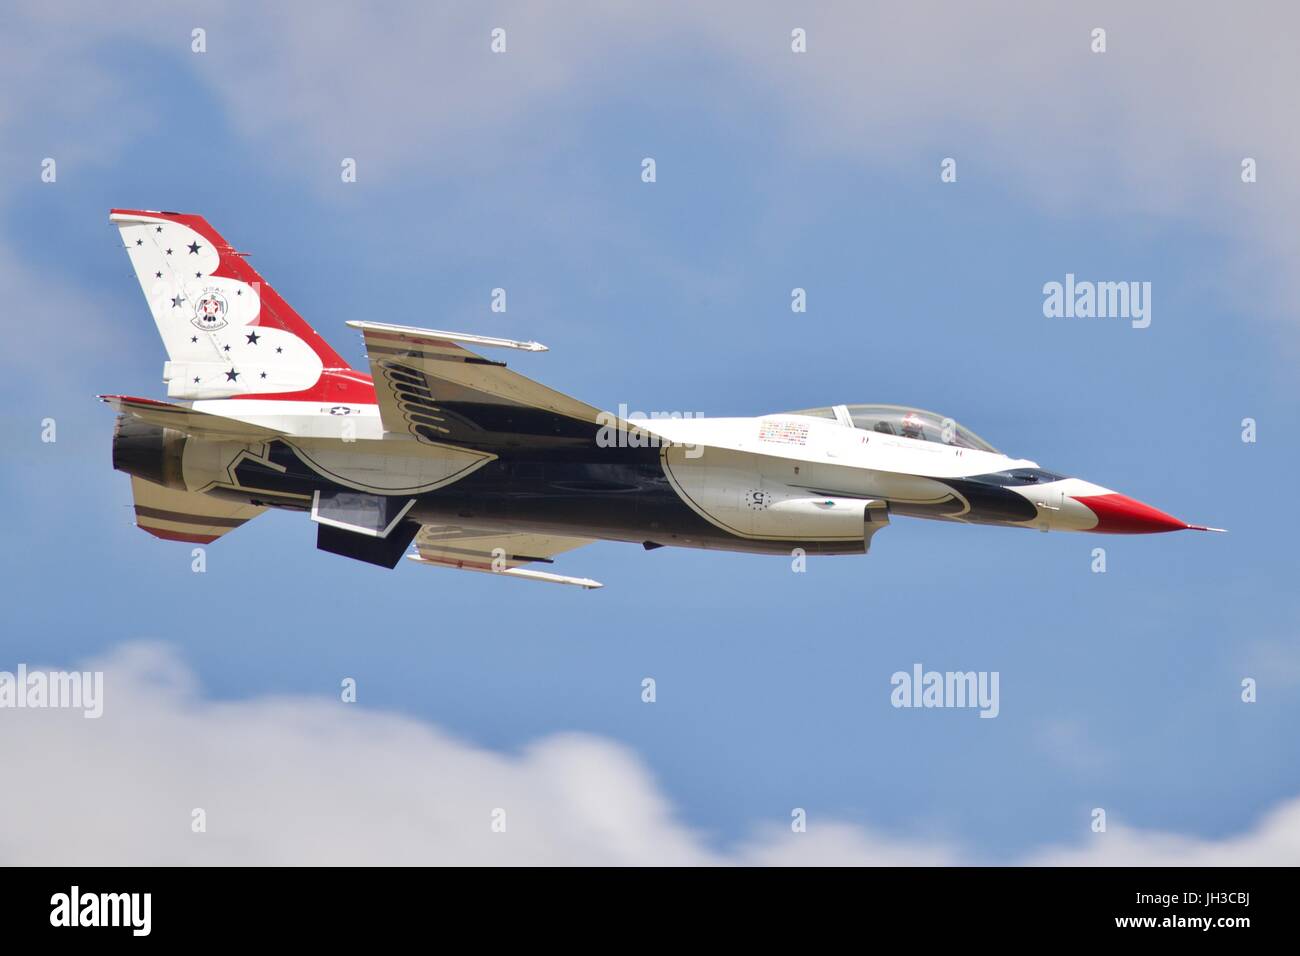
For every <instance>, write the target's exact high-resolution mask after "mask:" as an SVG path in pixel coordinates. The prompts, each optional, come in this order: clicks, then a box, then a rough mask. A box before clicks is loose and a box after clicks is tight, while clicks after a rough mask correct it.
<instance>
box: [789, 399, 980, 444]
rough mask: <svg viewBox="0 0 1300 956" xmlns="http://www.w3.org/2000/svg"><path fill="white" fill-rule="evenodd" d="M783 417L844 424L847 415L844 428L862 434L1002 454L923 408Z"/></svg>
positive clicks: (813, 411) (815, 411)
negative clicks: (929, 442) (820, 419)
mask: <svg viewBox="0 0 1300 956" xmlns="http://www.w3.org/2000/svg"><path fill="white" fill-rule="evenodd" d="M786 414H789V415H808V416H811V417H813V418H829V419H831V420H832V421H843V420H844V416H845V414H847V417H848V421H844V424H846V425H847V424H850V422H851V423H852V425H853V427H854V428H861V429H864V430H865V431H869V432H880V433H881V434H884V435H898V436H901V437H903V438H915V439H917V440H918V441H932V442H937V443H938V444H941V445H955V446H956V447H958V448H974V449H977V450H978V451H990V452H993V453H994V454H1001V452H999V451H998V450H997V449H996V448H994V447H993V446H992V445H990V444H989V443H988V442H986V441H985V440H984V439H983V438H980V437H979V435H976V434H975V433H974V432H973V431H971V430H970V429H968V428H964V427H963V426H961V425H958V424H957V423H956V422H955V421H953V420H952V419H951V418H945V417H944V416H943V415H936V414H935V413H934V412H927V411H926V410H925V409H923V408H906V407H904V406H902V405H835V406H832V407H827V408H806V409H804V410H803V411H798V412H787V413H786Z"/></svg>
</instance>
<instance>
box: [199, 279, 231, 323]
mask: <svg viewBox="0 0 1300 956" xmlns="http://www.w3.org/2000/svg"><path fill="white" fill-rule="evenodd" d="M229 309H230V305H229V303H227V302H226V297H225V296H224V295H222V294H221V293H220V292H218V291H217V290H216V289H204V290H203V295H201V296H199V301H198V304H197V305H195V306H194V318H192V319H191V320H190V322H191V323H193V325H194V326H195V327H197V328H200V329H203V330H204V331H207V332H215V331H216V330H217V329H224V328H225V327H226V312H227V311H228V310H229Z"/></svg>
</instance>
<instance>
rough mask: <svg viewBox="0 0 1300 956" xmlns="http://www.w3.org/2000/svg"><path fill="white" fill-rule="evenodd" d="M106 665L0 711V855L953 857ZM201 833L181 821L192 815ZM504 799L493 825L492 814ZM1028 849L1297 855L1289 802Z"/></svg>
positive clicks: (589, 762) (1102, 856) (1233, 860)
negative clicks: (69, 694) (214, 696)
mask: <svg viewBox="0 0 1300 956" xmlns="http://www.w3.org/2000/svg"><path fill="white" fill-rule="evenodd" d="M88 666H91V667H96V668H101V669H103V670H104V671H105V675H106V676H105V689H104V716H103V717H101V718H100V719H99V720H87V719H84V718H83V717H82V716H81V714H80V712H74V711H49V710H46V711H20V710H4V711H0V723H3V724H4V725H5V726H4V732H3V733H0V766H4V767H6V768H7V770H8V774H7V778H8V780H9V784H8V785H6V786H5V787H4V788H3V790H2V791H0V864H5V865H22V864H63V865H88V864H96V865H106V864H151V863H159V864H200V863H206V864H234V863H248V864H367V863H370V864H419V863H439V864H495V863H509V864H597V865H599V864H613V865H621V864H682V865H698V864H704V865H712V864H764V865H766V864H772V865H783V864H839V865H855V864H866V865H877V864H950V863H963V862H973V860H972V859H971V858H970V857H969V856H968V855H967V854H966V853H965V852H963V851H962V849H961V848H960V847H956V846H952V845H948V844H945V843H942V842H938V841H920V840H914V839H896V838H893V837H890V836H886V835H882V834H879V833H875V832H873V831H871V830H869V829H866V828H863V827H861V826H856V825H852V824H848V823H842V822H832V821H826V820H818V819H817V818H816V815H815V814H814V815H813V816H812V818H811V820H810V822H809V828H808V832H807V833H803V834H794V833H791V832H790V830H789V828H788V826H780V825H776V824H773V825H772V826H771V827H768V828H761V829H759V830H757V831H756V832H755V833H754V835H753V836H752V837H751V838H750V839H748V840H745V841H743V842H741V843H740V844H738V845H736V846H733V847H730V848H727V849H723V850H718V849H715V848H713V847H712V846H711V845H710V844H709V843H708V842H707V841H706V840H705V839H704V837H703V835H702V834H700V833H697V832H695V831H693V830H692V829H691V828H689V827H687V826H685V825H684V824H683V823H682V822H681V821H680V820H679V819H678V817H677V816H676V814H675V813H674V811H673V808H672V806H671V805H670V803H669V801H668V800H667V799H666V797H665V796H664V795H663V794H662V793H661V792H660V790H659V788H658V786H657V785H656V783H655V781H654V779H653V777H652V776H651V774H650V773H649V772H648V771H647V770H646V769H645V767H644V766H643V765H642V763H641V762H640V761H639V760H638V759H637V758H636V757H635V755H633V754H632V753H631V752H629V751H628V749H627V748H626V747H623V746H621V745H619V744H617V743H613V742H611V741H608V740H604V739H601V738H599V737H594V736H589V735H582V734H565V735H560V736H554V737H549V738H546V739H544V740H541V741H538V742H537V743H535V744H533V745H531V746H529V747H528V748H526V749H525V750H524V751H523V752H522V753H519V754H504V753H498V752H494V751H491V750H487V749H484V748H480V747H476V746H473V745H471V744H468V743H466V742H464V741H461V740H458V739H456V738H454V737H452V736H450V735H448V734H446V733H445V732H443V731H442V730H440V729H438V728H437V727H435V726H433V725H430V724H427V723H425V722H422V721H419V720H415V719H412V718H409V717H403V716H397V715H393V714H385V713H379V712H376V711H373V710H370V709H367V708H365V707H363V706H361V705H359V704H344V703H342V702H336V701H334V700H330V699H328V698H324V697H322V698H305V697H273V698H261V699H254V700H244V701H212V700H208V699H204V697H203V696H202V695H201V694H200V692H199V690H198V688H197V686H196V683H195V680H194V677H193V675H192V674H191V673H190V672H189V671H188V669H187V668H186V667H184V666H183V665H182V664H181V663H180V662H179V661H178V660H177V659H176V658H175V657H174V656H173V654H172V653H171V652H170V651H169V650H167V649H166V648H165V647H163V646H161V645H143V644H134V645H127V646H125V647H123V648H120V649H118V650H117V651H115V652H114V653H112V654H111V655H110V656H109V657H107V658H106V659H105V660H103V661H101V662H98V663H92V664H90V665H88ZM362 690H363V692H364V688H363V689H362ZM195 807H201V808H203V809H204V810H205V811H206V814H207V823H208V829H207V832H206V833H201V834H196V833H193V832H191V829H190V821H191V810H192V809H193V808H195ZM496 808H502V809H504V810H505V811H506V832H505V833H493V832H492V831H491V827H490V822H491V815H492V811H493V810H494V809H496ZM1026 861H1027V862H1031V863H1041V864H1052V863H1077V864H1110V863H1134V864H1143V863H1161V864H1170V865H1179V864H1183V863H1189V864H1196V865H1229V864H1238V863H1240V864H1263V863H1272V864H1296V863H1298V862H1300V800H1293V801H1289V802H1287V803H1285V804H1283V805H1281V806H1279V807H1278V808H1277V809H1275V810H1274V811H1273V812H1272V813H1270V814H1268V815H1267V816H1266V817H1265V818H1264V819H1263V820H1262V821H1261V822H1260V824H1259V825H1258V826H1256V827H1255V828H1254V829H1252V830H1251V831H1250V832H1248V833H1245V834H1242V835H1240V836H1233V837H1228V838H1225V839H1222V840H1200V839H1195V838H1189V837H1181V836H1175V835H1168V834H1160V833H1152V832H1146V831H1140V830H1134V829H1128V828H1124V827H1119V826H1112V827H1111V830H1110V832H1109V833H1107V834H1105V835H1097V836H1094V837H1091V838H1090V839H1089V840H1087V841H1085V843H1084V844H1083V845H1082V846H1080V847H1076V848H1070V847H1064V848H1057V847H1053V848H1045V849H1043V850H1041V851H1039V852H1035V853H1032V854H1030V855H1029V856H1028V857H1027V858H1026Z"/></svg>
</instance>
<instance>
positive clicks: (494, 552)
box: [407, 524, 604, 589]
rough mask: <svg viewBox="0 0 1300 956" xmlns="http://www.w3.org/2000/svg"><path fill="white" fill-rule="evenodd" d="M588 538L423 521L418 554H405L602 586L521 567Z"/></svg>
mask: <svg viewBox="0 0 1300 956" xmlns="http://www.w3.org/2000/svg"><path fill="white" fill-rule="evenodd" d="M593 540H594V539H592V538H570V537H564V536H561V535H553V534H527V533H510V532H500V531H490V530H486V529H480V528H466V527H460V526H457V525H442V524H426V525H423V526H421V528H420V533H419V534H418V535H417V536H416V539H415V547H416V549H417V550H418V551H419V553H418V554H412V555H408V556H407V557H409V558H410V559H411V560H412V561H415V562H418V563H420V564H425V565H430V566H435V565H436V566H440V567H444V568H457V569H459V570H462V571H484V572H487V573H488V574H502V575H509V576H510V577H515V578H525V579H527V580H530V581H547V582H550V583H552V584H573V585H577V586H578V587H581V588H588V589H590V588H599V587H603V586H604V585H602V584H601V583H600V582H599V581H593V580H591V578H571V577H567V576H566V575H563V574H551V573H549V572H546V571H536V570H533V569H531V568H525V567H523V565H525V564H535V563H545V564H550V563H551V559H552V557H554V556H555V555H557V554H563V553H564V552H565V551H572V550H573V549H574V548H580V547H582V546H583V545H584V544H591V542H592V541H593Z"/></svg>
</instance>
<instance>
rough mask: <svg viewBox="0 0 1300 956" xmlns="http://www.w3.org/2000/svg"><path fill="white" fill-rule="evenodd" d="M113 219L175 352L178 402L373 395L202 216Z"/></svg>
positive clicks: (171, 374) (126, 213)
mask: <svg viewBox="0 0 1300 956" xmlns="http://www.w3.org/2000/svg"><path fill="white" fill-rule="evenodd" d="M109 218H110V220H111V221H112V222H113V223H114V224H115V225H116V226H117V228H118V230H119V232H120V233H121V235H122V241H123V243H124V244H125V246H126V250H127V254H128V255H129V256H130V258H131V265H132V266H133V267H134V268H135V274H136V278H138V279H139V280H140V288H141V289H142V290H143V291H144V294H145V298H146V299H147V300H148V302H149V308H150V311H151V312H152V313H153V318H154V322H155V323H156V324H157V326H158V333H159V334H160V335H161V336H162V340H163V345H164V346H165V347H166V349H167V358H168V362H167V364H166V366H165V367H164V371H163V379H164V381H166V382H167V394H168V395H169V396H170V397H172V398H189V399H200V398H233V397H242V396H251V395H258V396H266V397H274V398H289V397H293V398H325V397H327V396H326V394H325V389H324V388H323V386H322V383H323V382H324V381H325V380H326V379H331V378H332V379H335V380H336V388H335V391H336V392H343V391H355V390H356V388H357V387H361V386H362V385H363V383H364V387H365V388H368V387H369V382H368V377H367V376H365V375H362V374H359V373H355V372H351V373H349V374H346V375H339V374H337V373H340V372H348V371H349V370H350V366H349V365H348V363H347V362H346V361H344V359H343V358H342V356H340V355H339V354H338V353H337V352H335V351H334V349H332V348H330V346H329V344H328V343H327V342H326V341H325V340H324V339H323V338H321V336H320V334H319V333H318V332H316V330H315V329H313V328H312V327H311V326H310V325H308V324H307V323H306V322H305V321H304V320H303V318H302V316H300V315H299V314H298V313H297V312H295V311H294V310H293V308H292V307H291V306H290V305H289V304H288V303H287V302H285V301H284V299H282V298H280V296H279V295H278V294H277V293H276V291H275V290H274V289H273V288H271V287H270V286H269V285H268V284H267V283H265V282H264V281H263V280H262V277H261V276H259V275H258V274H257V272H256V270H254V269H253V267H252V266H250V265H249V264H248V263H247V262H246V261H245V260H244V258H243V256H242V255H241V254H240V253H238V252H236V251H235V249H234V247H233V246H231V245H230V243H228V242H226V240H225V239H223V238H222V237H221V236H220V235H219V234H218V233H217V231H216V230H215V229H213V228H212V226H210V225H209V224H208V222H207V220H206V219H204V218H203V217H202V216H194V215H186V214H182V213H175V212H152V211H149V210H139V209H114V210H112V212H111V213H110V215H109ZM331 373H334V374H331ZM318 386H322V387H318ZM318 392H319V393H320V394H317V393H318ZM372 400H373V399H372Z"/></svg>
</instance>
